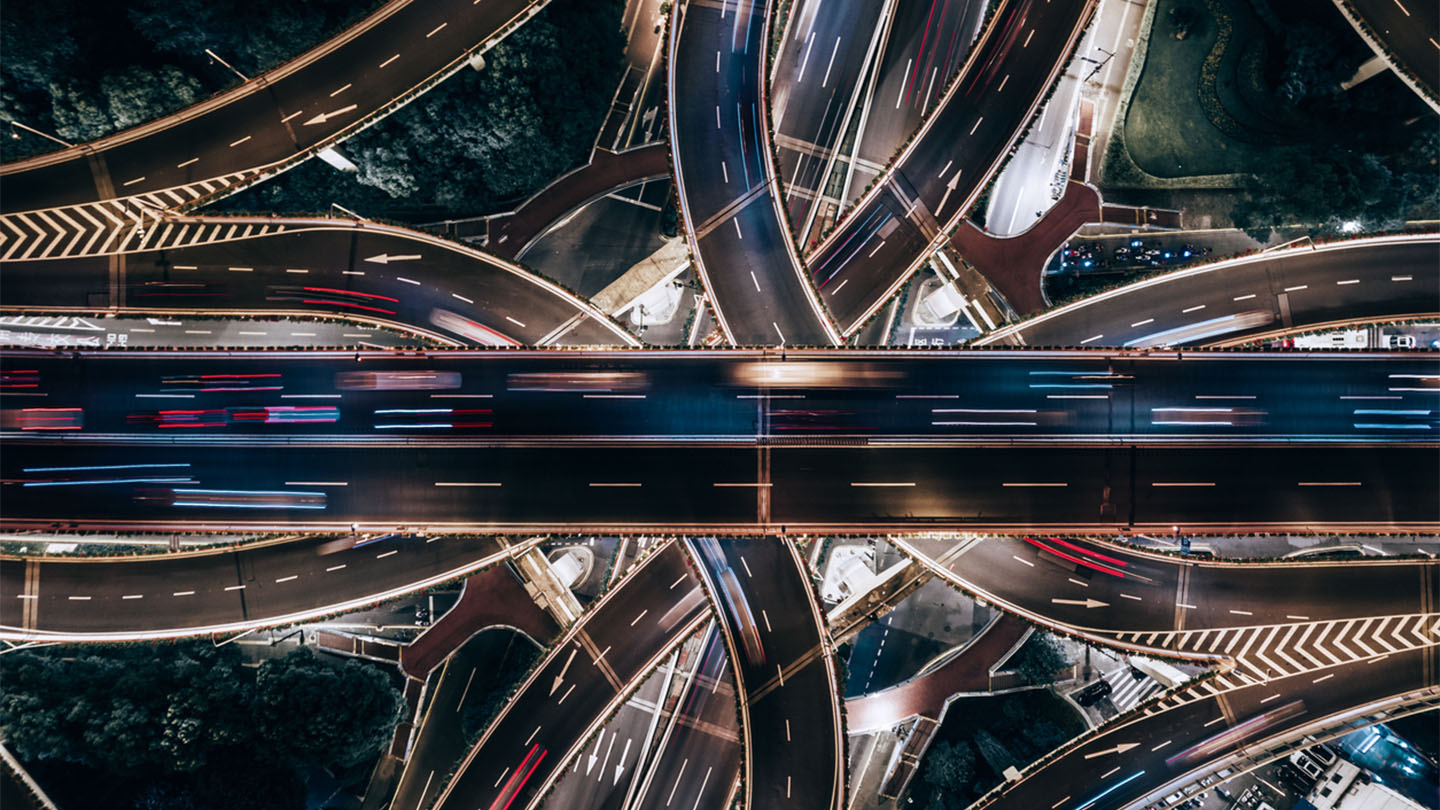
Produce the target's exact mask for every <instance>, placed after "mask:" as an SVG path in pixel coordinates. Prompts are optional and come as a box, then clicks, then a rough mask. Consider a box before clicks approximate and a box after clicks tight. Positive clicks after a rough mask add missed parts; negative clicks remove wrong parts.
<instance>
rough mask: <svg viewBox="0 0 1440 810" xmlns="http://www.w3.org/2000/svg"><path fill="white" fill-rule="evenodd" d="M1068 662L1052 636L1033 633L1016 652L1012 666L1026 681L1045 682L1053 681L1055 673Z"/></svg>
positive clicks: (1033, 682)
mask: <svg viewBox="0 0 1440 810" xmlns="http://www.w3.org/2000/svg"><path fill="white" fill-rule="evenodd" d="M1069 663H1070V662H1069V661H1067V660H1065V653H1064V651H1063V650H1061V649H1060V644H1059V642H1057V641H1056V640H1055V637H1054V636H1052V635H1050V634H1048V633H1035V634H1034V635H1032V636H1030V640H1029V641H1026V642H1025V646H1024V647H1021V648H1020V652H1018V653H1016V655H1015V661H1014V666H1015V670H1016V671H1017V672H1019V673H1020V677H1022V678H1024V679H1025V682H1026V683H1031V684H1047V683H1053V682H1054V681H1055V675H1056V673H1058V672H1059V671H1060V670H1061V669H1063V668H1064V667H1065V666H1066V665H1067V664H1069Z"/></svg>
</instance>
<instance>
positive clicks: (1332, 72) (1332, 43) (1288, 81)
mask: <svg viewBox="0 0 1440 810" xmlns="http://www.w3.org/2000/svg"><path fill="white" fill-rule="evenodd" d="M1338 46H1339V43H1338V42H1336V38H1335V34H1334V32H1332V31H1331V30H1330V29H1328V28H1322V27H1320V26H1319V25H1316V24H1314V23H1311V22H1306V23H1300V24H1298V25H1293V26H1290V27H1289V28H1288V29H1287V30H1286V32H1285V70H1284V73H1283V74H1281V77H1280V83H1279V85H1278V86H1277V87H1276V88H1275V93H1276V95H1278V96H1279V97H1280V98H1281V99H1283V100H1284V101H1285V102H1286V103H1287V104H1289V105H1290V106H1291V107H1296V106H1299V105H1300V103H1301V102H1303V101H1305V100H1306V99H1308V98H1312V97H1323V96H1328V95H1331V94H1332V93H1334V92H1336V90H1337V89H1338V88H1339V84H1340V82H1341V81H1342V80H1343V79H1345V78H1346V76H1345V75H1344V73H1345V72H1346V71H1345V69H1344V65H1343V63H1342V61H1341V60H1340V59H1339V58H1338V57H1339V56H1341V55H1344V53H1345V51H1344V49H1342V48H1340V47H1338Z"/></svg>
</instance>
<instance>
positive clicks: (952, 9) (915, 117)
mask: <svg viewBox="0 0 1440 810" xmlns="http://www.w3.org/2000/svg"><path fill="white" fill-rule="evenodd" d="M987 5H988V4H987V3H985V2H983V0H963V2H957V0H951V2H935V1H934V0H932V2H929V3H899V2H896V3H894V5H893V12H892V13H891V15H890V17H888V18H887V19H886V21H885V24H886V26H887V28H886V31H885V33H884V36H885V40H884V42H883V43H882V53H881V54H880V59H879V64H878V65H876V67H875V71H873V72H872V73H871V75H870V77H869V78H868V83H869V86H868V87H867V89H866V95H865V99H864V100H863V101H862V104H866V107H865V108H864V110H865V111H866V114H865V115H864V116H863V117H864V124H863V126H862V127H861V128H860V130H859V131H858V132H857V133H856V144H855V146H854V147H853V149H852V152H853V155H852V162H853V164H854V166H853V169H852V170H851V172H850V173H849V174H848V176H847V181H846V184H845V187H844V188H843V189H842V190H841V193H840V194H839V195H837V196H841V197H843V198H844V200H845V201H846V202H847V203H848V202H850V201H851V200H852V199H853V198H854V197H856V196H859V194H860V192H861V190H862V189H864V188H865V187H866V186H867V185H869V183H870V181H872V180H873V179H874V178H875V177H876V175H877V174H878V173H879V172H880V171H881V170H882V169H883V168H884V167H885V165H886V164H888V163H889V162H890V160H891V158H893V157H895V154H896V153H897V152H899V151H900V149H901V148H902V147H904V145H905V139H906V138H908V137H910V135H911V133H913V132H915V130H917V129H919V128H920V124H921V122H922V121H923V120H924V116H925V115H928V114H929V113H931V112H933V111H934V110H935V106H936V105H937V104H939V103H940V96H941V94H942V93H943V91H944V89H945V85H946V83H947V81H948V80H949V79H950V77H952V76H954V75H955V71H956V70H958V69H959V67H960V65H961V64H963V63H964V61H965V57H966V56H967V55H968V54H969V52H970V47H971V46H972V45H973V44H974V42H975V37H976V36H977V35H978V34H979V31H980V24H981V23H982V22H983V17H984V15H985V9H986V6H987Z"/></svg>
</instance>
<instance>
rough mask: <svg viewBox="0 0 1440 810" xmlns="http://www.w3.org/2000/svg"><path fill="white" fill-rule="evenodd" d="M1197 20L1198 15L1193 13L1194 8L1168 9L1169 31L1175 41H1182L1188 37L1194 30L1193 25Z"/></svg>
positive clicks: (1177, 7)
mask: <svg viewBox="0 0 1440 810" xmlns="http://www.w3.org/2000/svg"><path fill="white" fill-rule="evenodd" d="M1199 19H1200V15H1199V14H1196V13H1195V9H1194V8H1192V7H1190V6H1176V7H1174V8H1172V9H1170V30H1171V31H1172V32H1173V33H1174V35H1175V38H1176V39H1184V38H1186V37H1188V36H1190V32H1191V31H1192V30H1194V28H1195V23H1196V22H1197V21H1198V20H1199Z"/></svg>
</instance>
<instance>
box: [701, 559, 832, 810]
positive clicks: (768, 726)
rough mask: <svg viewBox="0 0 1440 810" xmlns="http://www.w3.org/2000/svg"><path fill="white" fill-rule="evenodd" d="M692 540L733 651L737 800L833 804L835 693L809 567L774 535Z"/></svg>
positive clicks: (759, 804) (754, 804) (762, 804)
mask: <svg viewBox="0 0 1440 810" xmlns="http://www.w3.org/2000/svg"><path fill="white" fill-rule="evenodd" d="M695 545H696V546H697V548H698V549H699V553H698V555H697V557H698V558H699V559H702V560H704V564H705V565H706V566H707V568H708V569H709V580H710V582H711V586H712V590H713V591H714V592H715V594H716V599H717V601H719V602H720V603H721V604H722V605H723V606H724V608H723V610H722V613H724V614H725V621H726V622H727V624H728V625H729V627H730V636H731V638H732V640H733V647H732V648H733V649H734V650H735V654H736V656H738V657H737V658H736V659H735V660H736V661H737V662H738V664H739V666H738V671H739V673H740V689H741V700H742V701H743V702H742V707H743V708H742V710H741V722H742V724H748V725H743V730H742V733H743V734H744V735H745V739H746V748H747V751H748V756H747V757H746V761H745V767H746V771H747V773H746V777H747V778H746V780H745V783H746V790H747V793H748V795H747V796H746V802H745V806H747V807H751V808H775V807H790V806H793V803H794V802H795V801H803V802H804V803H805V806H807V807H814V808H838V807H839V806H840V803H841V801H842V800H843V798H844V795H845V782H844V764H843V752H842V748H843V741H842V740H841V737H842V735H843V734H844V729H843V725H842V721H841V719H840V709H839V702H840V694H839V691H838V688H837V685H836V683H835V677H834V673H833V671H832V667H831V663H830V661H829V659H828V657H827V656H828V645H827V644H825V642H824V633H825V632H826V631H825V628H824V626H823V625H822V624H821V621H820V619H819V617H818V616H817V614H816V612H815V611H816V606H815V604H814V596H813V594H812V593H811V586H810V578H809V575H808V574H807V573H806V572H805V570H804V568H803V566H802V564H801V562H800V559H799V557H798V555H796V554H795V552H794V549H793V548H791V546H790V543H789V541H787V540H783V539H780V538H776V537H765V538H761V539H757V540H722V541H713V540H702V541H696V543H695ZM747 636H748V637H749V641H748V642H747V641H746V640H745V639H746V637H747ZM802 797H803V798H802Z"/></svg>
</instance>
